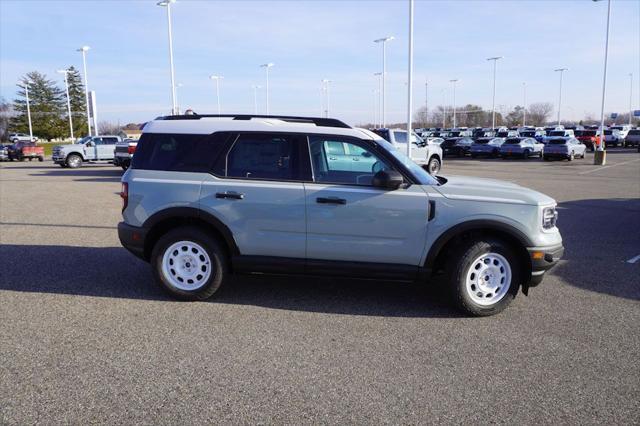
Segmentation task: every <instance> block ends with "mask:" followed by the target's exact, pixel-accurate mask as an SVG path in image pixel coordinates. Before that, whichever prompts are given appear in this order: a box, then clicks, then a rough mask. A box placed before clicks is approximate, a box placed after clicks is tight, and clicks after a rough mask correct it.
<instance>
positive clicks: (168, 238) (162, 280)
mask: <svg viewBox="0 0 640 426" xmlns="http://www.w3.org/2000/svg"><path fill="white" fill-rule="evenodd" d="M180 241H190V242H194V243H196V244H198V245H199V246H201V247H202V248H203V249H204V250H205V251H206V253H207V255H208V256H209V258H210V260H211V265H210V266H211V268H212V269H213V271H212V272H211V276H210V277H209V279H208V280H207V281H206V282H205V283H204V284H203V285H202V286H200V287H199V288H197V289H195V290H184V289H180V288H177V287H175V286H174V285H173V284H172V283H171V281H170V279H169V278H167V277H166V276H165V274H164V272H163V268H162V262H163V257H164V255H165V252H166V251H167V249H169V248H170V247H171V245H173V244H174V243H177V242H180ZM150 264H151V269H152V272H153V276H154V278H155V280H156V282H157V283H158V284H159V285H160V287H162V288H163V289H164V290H165V291H167V292H168V293H169V294H170V295H172V296H173V297H175V298H177V299H181V300H205V299H208V298H209V297H211V296H213V294H214V293H215V292H216V291H218V289H219V288H220V287H221V286H222V284H223V282H224V281H225V279H226V278H227V276H228V275H229V261H228V256H227V253H226V251H225V250H224V249H223V246H222V245H221V244H220V243H219V242H218V241H217V240H216V239H215V238H214V237H212V236H211V235H209V234H208V233H207V232H206V231H204V230H202V229H199V228H195V227H181V228H176V229H173V230H171V231H169V232H167V233H166V234H164V235H163V236H162V237H160V239H159V240H158V241H157V242H156V244H155V246H154V247H153V250H152V252H151V261H150Z"/></svg>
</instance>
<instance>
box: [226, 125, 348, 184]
mask: <svg viewBox="0 0 640 426" xmlns="http://www.w3.org/2000/svg"><path fill="white" fill-rule="evenodd" d="M305 144H306V139H305V138H304V137H303V136H299V135H292V134H271V133H246V134H240V136H238V139H237V140H236V141H235V143H234V144H233V147H232V148H231V150H230V151H229V153H228V154H227V161H226V176H227V177H235V178H243V179H266V180H308V179H309V178H310V168H309V167H308V161H306V162H305V161H302V158H301V157H302V155H301V148H302V147H303V146H304V145H305ZM336 149H337V148H336ZM304 169H306V171H305V170H304Z"/></svg>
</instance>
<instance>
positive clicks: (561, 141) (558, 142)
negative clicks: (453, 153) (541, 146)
mask: <svg viewBox="0 0 640 426" xmlns="http://www.w3.org/2000/svg"><path fill="white" fill-rule="evenodd" d="M566 144H567V141H565V140H564V139H552V140H550V141H549V145H566Z"/></svg>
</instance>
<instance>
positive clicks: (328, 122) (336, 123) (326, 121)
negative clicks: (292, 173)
mask: <svg viewBox="0 0 640 426" xmlns="http://www.w3.org/2000/svg"><path fill="white" fill-rule="evenodd" d="M211 117H213V118H218V117H223V118H233V119H234V120H251V119H252V118H267V119H269V118H273V119H277V120H282V121H287V122H290V123H313V124H315V125H316V126H318V127H340V128H343V129H351V126H349V125H348V124H346V123H345V122H343V121H340V120H338V119H335V118H322V117H298V116H291V115H256V114H189V115H167V116H164V117H158V118H157V120H200V119H201V118H211Z"/></svg>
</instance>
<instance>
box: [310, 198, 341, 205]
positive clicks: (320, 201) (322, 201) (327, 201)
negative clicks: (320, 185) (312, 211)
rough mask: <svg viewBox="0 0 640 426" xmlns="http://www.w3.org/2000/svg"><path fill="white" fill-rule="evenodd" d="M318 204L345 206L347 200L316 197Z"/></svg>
mask: <svg viewBox="0 0 640 426" xmlns="http://www.w3.org/2000/svg"><path fill="white" fill-rule="evenodd" d="M316 202H317V203H318V204H347V200H345V199H344V198H336V197H318V198H316Z"/></svg>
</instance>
